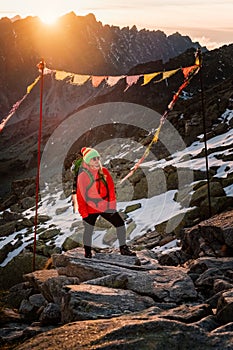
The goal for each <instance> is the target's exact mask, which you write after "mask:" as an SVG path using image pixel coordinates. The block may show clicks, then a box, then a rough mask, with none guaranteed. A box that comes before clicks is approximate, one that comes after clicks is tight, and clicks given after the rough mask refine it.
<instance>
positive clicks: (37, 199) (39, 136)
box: [32, 59, 45, 271]
mask: <svg viewBox="0 0 233 350" xmlns="http://www.w3.org/2000/svg"><path fill="white" fill-rule="evenodd" d="M37 67H38V68H39V70H40V73H41V75H40V122H39V131H38V149H37V176H36V209H35V223H34V244H33V264H32V269H33V271H35V265H36V264H35V262H36V236H37V221H38V220H37V218H38V202H39V183H40V149H41V147H40V146H41V134H42V116H43V88H44V67H45V62H44V60H43V59H42V60H41V62H40V63H38V65H37Z"/></svg>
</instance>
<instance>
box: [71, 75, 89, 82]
mask: <svg viewBox="0 0 233 350" xmlns="http://www.w3.org/2000/svg"><path fill="white" fill-rule="evenodd" d="M90 77H91V76H90V75H80V74H75V75H74V77H73V80H72V83H73V84H77V85H83V84H84V83H86V81H88V79H90Z"/></svg>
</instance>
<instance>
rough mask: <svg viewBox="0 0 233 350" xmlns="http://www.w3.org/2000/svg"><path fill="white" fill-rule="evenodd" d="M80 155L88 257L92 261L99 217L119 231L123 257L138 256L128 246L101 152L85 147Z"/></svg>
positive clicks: (81, 204)
mask: <svg viewBox="0 0 233 350" xmlns="http://www.w3.org/2000/svg"><path fill="white" fill-rule="evenodd" d="M81 153H82V163H81V166H79V173H78V176H77V187H76V194H77V202H78V211H79V213H80V215H81V216H82V219H83V224H84V234H83V244H84V250H85V257H86V258H91V257H92V253H91V246H92V233H93V231H94V226H95V223H96V220H97V218H98V216H99V215H100V216H102V217H103V218H104V219H106V220H107V221H109V222H110V223H111V224H112V225H113V226H115V227H116V232H117V238H118V241H119V246H120V253H121V254H122V255H130V256H135V255H136V253H134V252H132V251H131V250H130V249H129V247H128V246H127V245H126V229H125V223H124V220H123V219H122V217H121V216H120V214H119V213H118V212H117V210H116V194H115V186H114V182H113V179H112V177H111V175H110V173H109V171H108V170H107V169H106V168H105V167H102V165H101V162H100V155H99V152H98V151H97V150H95V149H94V148H89V147H83V148H82V150H81Z"/></svg>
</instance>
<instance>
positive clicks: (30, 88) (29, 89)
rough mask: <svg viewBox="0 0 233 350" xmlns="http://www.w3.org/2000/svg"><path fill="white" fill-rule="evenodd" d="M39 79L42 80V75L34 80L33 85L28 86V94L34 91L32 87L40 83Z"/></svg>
mask: <svg viewBox="0 0 233 350" xmlns="http://www.w3.org/2000/svg"><path fill="white" fill-rule="evenodd" d="M39 80H40V77H37V78H36V79H35V80H34V82H33V83H32V84H31V85H29V86H28V87H27V94H29V93H30V92H31V91H32V89H33V88H34V86H35V85H36V84H37V83H38V81H39Z"/></svg>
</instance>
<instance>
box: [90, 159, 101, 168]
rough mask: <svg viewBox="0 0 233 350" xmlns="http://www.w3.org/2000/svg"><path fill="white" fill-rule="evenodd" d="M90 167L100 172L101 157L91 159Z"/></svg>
mask: <svg viewBox="0 0 233 350" xmlns="http://www.w3.org/2000/svg"><path fill="white" fill-rule="evenodd" d="M89 166H90V168H91V169H93V170H98V169H99V168H100V157H94V158H91V160H90V162H89Z"/></svg>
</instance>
